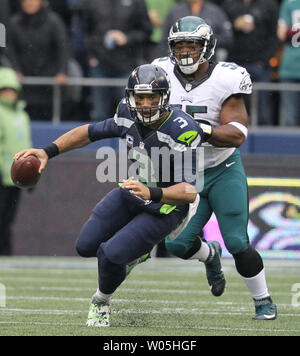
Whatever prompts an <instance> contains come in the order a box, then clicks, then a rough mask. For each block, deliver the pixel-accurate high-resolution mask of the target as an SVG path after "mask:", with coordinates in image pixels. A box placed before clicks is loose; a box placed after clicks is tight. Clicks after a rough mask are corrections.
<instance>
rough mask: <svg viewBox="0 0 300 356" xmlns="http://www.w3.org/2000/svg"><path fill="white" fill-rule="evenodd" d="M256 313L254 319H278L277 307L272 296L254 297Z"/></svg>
mask: <svg viewBox="0 0 300 356" xmlns="http://www.w3.org/2000/svg"><path fill="white" fill-rule="evenodd" d="M254 305H255V315H254V317H253V318H252V319H253V320H275V319H277V307H276V304H274V303H273V301H272V299H271V297H266V298H263V299H254Z"/></svg>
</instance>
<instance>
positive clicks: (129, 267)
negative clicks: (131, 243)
mask: <svg viewBox="0 0 300 356" xmlns="http://www.w3.org/2000/svg"><path fill="white" fill-rule="evenodd" d="M149 258H151V256H150V253H146V254H145V255H143V256H142V257H139V258H137V259H136V260H134V261H132V262H130V263H128V265H127V266H126V277H127V276H128V275H129V273H130V272H131V271H132V270H133V269H134V267H135V266H137V265H139V264H140V263H143V262H146V261H147V260H148V259H149Z"/></svg>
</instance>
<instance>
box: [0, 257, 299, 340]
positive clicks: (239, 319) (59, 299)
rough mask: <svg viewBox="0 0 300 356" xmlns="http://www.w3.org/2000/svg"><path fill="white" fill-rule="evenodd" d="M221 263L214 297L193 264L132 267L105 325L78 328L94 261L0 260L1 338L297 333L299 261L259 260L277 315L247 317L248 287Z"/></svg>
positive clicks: (92, 286)
mask: <svg viewBox="0 0 300 356" xmlns="http://www.w3.org/2000/svg"><path fill="white" fill-rule="evenodd" d="M223 264H224V272H225V275H226V279H227V287H226V291H225V293H224V295H223V296H221V297H219V298H216V297H213V296H212V295H211V294H210V291H209V290H208V286H207V281H206V277H205V270H204V266H203V265H202V264H201V263H199V262H196V261H182V260H179V259H171V258H168V259H151V260H149V261H147V262H146V263H144V264H142V265H139V266H137V267H136V268H135V269H134V270H133V272H132V274H131V275H130V276H129V278H127V280H126V281H125V282H124V283H123V284H122V286H121V287H120V288H119V289H118V290H117V292H116V294H115V296H114V299H113V304H112V314H111V327H110V328H98V329H95V328H87V327H85V321H86V317H87V312H88V307H89V302H90V297H91V296H92V294H93V293H94V292H95V290H96V287H97V271H96V266H97V262H96V260H95V259H81V258H61V257H51V258H42V257H39V258H29V257H19V258H16V257H13V258H0V283H2V285H4V286H5V292H6V293H5V295H6V298H5V301H6V304H5V307H4V306H3V305H2V307H0V336H3V335H102V336H112V335H114V336H127V335H129V336H164V335H165V336H201V335H270V336H275V335H291V336H295V335H300V262H296V261H265V265H266V273H267V280H268V285H269V290H270V291H271V294H272V296H273V299H274V301H275V302H276V304H277V307H278V312H279V318H278V319H277V320H276V321H253V320H252V319H251V317H252V315H253V313H254V306H253V303H252V299H251V297H250V294H249V293H248V290H247V289H246V287H245V285H244V283H243V281H242V280H241V278H240V277H239V275H238V274H237V272H236V270H235V268H234V264H233V261H232V260H230V259H228V260H227V259H226V260H223ZM297 283H298V284H299V285H298V286H296V287H297V289H294V292H293V291H292V288H293V287H292V286H293V285H295V284H297ZM0 286H1V285H0ZM296 287H295V286H294V288H296ZM2 290H3V286H2ZM297 292H298V294H299V296H297ZM292 302H293V303H292ZM2 304H3V302H2ZM297 304H299V305H297Z"/></svg>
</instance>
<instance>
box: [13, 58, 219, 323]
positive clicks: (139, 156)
mask: <svg viewBox="0 0 300 356" xmlns="http://www.w3.org/2000/svg"><path fill="white" fill-rule="evenodd" d="M125 93H126V95H125V96H126V99H125V101H123V102H122V103H120V105H119V108H118V112H117V114H116V115H115V117H114V118H109V119H107V120H104V121H102V122H99V123H94V124H87V125H83V126H79V127H77V128H75V129H73V130H71V131H69V132H67V133H66V134H64V135H62V136H61V137H59V138H58V139H57V140H55V141H54V142H53V143H52V144H50V145H49V146H47V147H45V148H44V149H29V150H24V151H21V152H19V153H18V154H16V156H15V159H22V157H26V156H28V155H30V154H34V155H35V156H37V157H38V158H39V159H40V161H41V166H40V172H42V171H43V170H44V169H45V167H46V164H47V162H48V160H49V159H50V158H52V157H54V156H56V155H58V154H61V153H64V152H67V151H70V150H72V149H75V148H80V147H83V146H85V145H88V144H89V143H91V142H93V141H97V140H101V139H103V138H109V137H120V138H122V139H124V140H125V141H126V143H127V144H129V146H128V152H130V159H131V160H132V161H133V162H135V163H141V164H140V165H138V167H139V169H137V177H136V178H129V179H127V180H124V181H123V183H122V184H121V185H120V186H119V187H117V188H115V189H113V190H112V191H111V192H110V193H108V194H107V195H106V196H105V197H104V198H103V199H102V200H101V201H100V202H99V203H98V204H97V205H96V206H95V208H94V209H93V212H92V214H91V216H90V218H89V219H88V221H87V222H86V223H85V224H84V226H83V227H82V230H81V231H80V233H79V236H78V239H77V242H76V249H77V252H78V253H79V255H80V256H83V257H97V258H98V276H99V281H98V289H97V291H96V293H95V294H94V296H93V297H92V300H91V304H90V308H89V314H88V320H87V326H96V327H105V326H109V325H110V322H109V314H110V300H111V297H112V295H113V293H114V292H115V290H116V289H117V288H118V286H119V285H120V284H121V283H122V282H123V281H124V279H125V278H126V265H127V264H128V263H129V262H131V261H134V260H136V259H138V258H139V257H140V256H143V255H145V254H147V253H149V252H150V251H151V250H152V248H153V247H154V246H155V245H156V244H157V243H158V242H159V241H161V240H162V239H164V238H165V237H166V236H170V235H171V236H172V234H173V235H174V234H175V235H174V237H175V236H176V234H178V233H179V232H180V227H184V226H185V225H186V224H187V222H188V221H189V219H190V218H191V217H192V216H193V213H195V211H196V209H197V206H198V203H199V195H198V194H197V189H196V188H195V185H196V183H197V182H196V179H195V177H196V176H197V174H196V171H197V161H196V159H194V158H193V156H194V155H195V154H197V148H199V146H200V145H201V144H202V142H204V141H205V139H206V134H205V133H204V132H203V130H202V129H201V128H200V127H199V125H198V124H197V123H196V122H195V121H194V120H193V119H192V118H191V117H190V116H189V115H187V114H186V113H184V112H183V111H181V110H178V109H174V110H172V109H171V108H170V107H169V97H170V83H169V79H168V75H167V74H166V73H165V71H164V70H163V69H162V68H160V67H159V66H155V65H151V64H146V65H142V66H140V67H138V68H136V69H135V70H134V71H133V72H132V74H131V75H130V77H129V79H128V85H127V88H126V92H125ZM129 138H130V139H129ZM153 148H157V149H161V150H162V151H161V152H170V153H172V154H170V155H169V156H168V157H169V163H170V164H169V165H168V164H166V162H165V161H166V160H164V164H163V165H162V162H161V160H158V161H157V162H153V161H152V160H151V158H152V157H151V154H152V150H153ZM163 150H164V151H163ZM187 154H190V157H191V160H190V161H189V162H190V163H189V164H188V167H186V166H185V165H180V164H178V163H176V162H179V161H176V162H175V159H176V157H177V158H178V157H179V158H181V159H182V161H183V160H187V159H188V158H187V157H188V156H187ZM141 160H142V162H139V161H141ZM175 163H176V164H175ZM166 167H167V168H166ZM186 168H188V169H186ZM166 169H167V170H169V172H167V173H170V174H167V175H166V176H169V179H164V178H163V175H164V173H165V172H164V170H166ZM208 249H209V251H210V258H215V257H214V256H217V258H219V257H220V256H219V255H218V253H217V252H216V251H215V249H214V248H213V246H212V245H211V246H209V247H208Z"/></svg>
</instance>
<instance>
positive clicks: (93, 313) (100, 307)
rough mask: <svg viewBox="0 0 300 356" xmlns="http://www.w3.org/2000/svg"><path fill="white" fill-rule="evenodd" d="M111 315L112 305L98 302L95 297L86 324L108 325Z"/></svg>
mask: <svg viewBox="0 0 300 356" xmlns="http://www.w3.org/2000/svg"><path fill="white" fill-rule="evenodd" d="M109 315H110V305H109V304H104V303H99V302H96V301H95V300H94V299H93V300H92V302H91V304H90V307H89V314H88V319H87V322H86V326H89V327H90V326H92V327H98V328H101V327H108V326H110V323H109Z"/></svg>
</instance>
